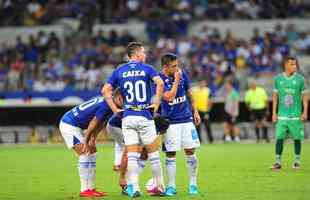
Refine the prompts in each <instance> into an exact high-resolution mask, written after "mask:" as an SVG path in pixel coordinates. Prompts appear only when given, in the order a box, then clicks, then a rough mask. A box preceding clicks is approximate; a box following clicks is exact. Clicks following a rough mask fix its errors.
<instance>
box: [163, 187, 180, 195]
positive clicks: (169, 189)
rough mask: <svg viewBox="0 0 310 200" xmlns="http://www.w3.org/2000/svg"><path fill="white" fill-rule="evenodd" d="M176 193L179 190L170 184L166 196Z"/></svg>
mask: <svg viewBox="0 0 310 200" xmlns="http://www.w3.org/2000/svg"><path fill="white" fill-rule="evenodd" d="M176 194H177V190H176V189H175V188H174V187H172V186H168V187H167V188H166V191H165V196H169V197H171V196H174V195H176Z"/></svg>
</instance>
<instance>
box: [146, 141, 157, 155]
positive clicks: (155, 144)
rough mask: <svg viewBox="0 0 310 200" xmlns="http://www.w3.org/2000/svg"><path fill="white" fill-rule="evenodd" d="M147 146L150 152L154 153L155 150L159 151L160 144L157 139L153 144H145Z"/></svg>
mask: <svg viewBox="0 0 310 200" xmlns="http://www.w3.org/2000/svg"><path fill="white" fill-rule="evenodd" d="M145 148H146V150H147V152H148V153H153V152H155V151H158V144H157V142H156V141H154V142H152V143H151V144H148V145H145Z"/></svg>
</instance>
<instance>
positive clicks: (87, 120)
mask: <svg viewBox="0 0 310 200" xmlns="http://www.w3.org/2000/svg"><path fill="white" fill-rule="evenodd" d="M122 101H123V100H122V96H121V95H120V91H119V90H115V92H114V95H113V102H115V104H116V105H117V106H118V107H122ZM112 114H113V113H112V110H111V109H110V108H109V106H108V104H107V103H106V101H105V100H104V99H103V98H102V97H95V98H92V99H90V100H89V101H86V102H85V103H82V104H81V105H78V106H76V107H74V108H73V109H71V110H70V111H68V112H67V113H66V114H64V116H63V117H62V118H61V121H60V124H59V130H60V132H61V135H62V137H63V138H64V140H65V142H66V144H67V146H68V148H72V149H73V150H74V151H75V152H76V153H77V155H78V156H79V163H78V170H79V175H80V182H81V191H80V196H81V197H101V196H104V195H106V193H104V192H98V191H96V190H95V175H96V151H97V150H96V143H95V140H96V136H97V134H98V133H99V132H100V130H101V129H102V125H103V121H104V120H106V119H108V117H109V116H111V115H112Z"/></svg>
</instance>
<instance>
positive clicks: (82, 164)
mask: <svg viewBox="0 0 310 200" xmlns="http://www.w3.org/2000/svg"><path fill="white" fill-rule="evenodd" d="M89 165H90V163H89V156H88V155H80V156H79V164H78V169H79V175H80V182H81V192H83V191H85V190H87V189H89V188H88V177H89V172H90V168H89Z"/></svg>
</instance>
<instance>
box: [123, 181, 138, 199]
mask: <svg viewBox="0 0 310 200" xmlns="http://www.w3.org/2000/svg"><path fill="white" fill-rule="evenodd" d="M122 194H123V195H127V196H129V197H132V198H136V197H140V196H141V193H140V192H139V191H135V192H134V191H133V185H131V184H129V185H127V187H126V188H123V190H122Z"/></svg>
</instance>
